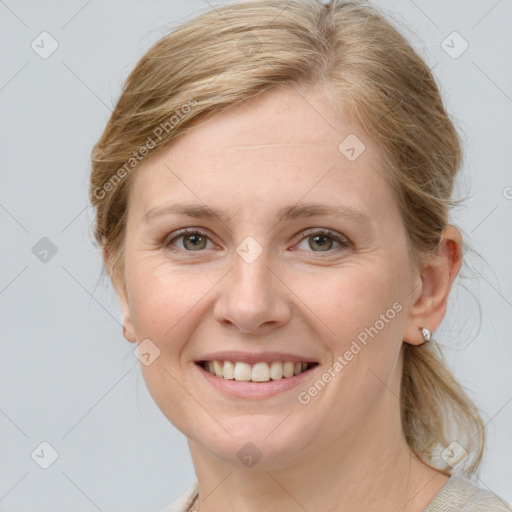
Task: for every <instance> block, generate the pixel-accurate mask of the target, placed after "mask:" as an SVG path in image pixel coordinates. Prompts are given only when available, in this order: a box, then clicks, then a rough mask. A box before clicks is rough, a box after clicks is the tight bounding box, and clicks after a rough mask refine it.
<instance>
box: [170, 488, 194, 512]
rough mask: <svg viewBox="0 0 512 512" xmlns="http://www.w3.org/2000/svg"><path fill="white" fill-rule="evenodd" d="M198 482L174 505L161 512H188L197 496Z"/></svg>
mask: <svg viewBox="0 0 512 512" xmlns="http://www.w3.org/2000/svg"><path fill="white" fill-rule="evenodd" d="M197 489H198V486H197V482H194V483H193V484H192V485H191V486H190V487H189V488H188V489H187V490H186V491H185V492H184V493H183V494H182V495H181V496H180V497H179V498H178V499H177V500H176V501H175V502H174V503H173V504H172V505H169V506H168V507H167V508H165V509H164V510H162V511H161V512H187V511H188V509H189V507H190V505H192V503H193V501H194V500H195V499H196V496H197Z"/></svg>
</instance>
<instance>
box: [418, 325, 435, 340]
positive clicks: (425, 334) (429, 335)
mask: <svg viewBox="0 0 512 512" xmlns="http://www.w3.org/2000/svg"><path fill="white" fill-rule="evenodd" d="M420 329H421V335H422V336H423V343H428V342H429V341H430V340H431V339H432V333H431V332H430V331H429V330H428V329H427V328H426V327H420Z"/></svg>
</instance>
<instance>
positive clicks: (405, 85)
mask: <svg viewBox="0 0 512 512" xmlns="http://www.w3.org/2000/svg"><path fill="white" fill-rule="evenodd" d="M319 84H320V85H325V86H326V87H328V88H329V89H330V91H331V92H332V93H333V94H332V98H334V102H333V107H334V108H335V109H336V111H337V112H340V113H341V111H342V109H344V111H346V112H348V113H349V114H350V115H351V116H352V117H353V119H354V120H355V121H357V122H359V123H360V125H361V126H363V127H364V128H365V129H366V130H367V132H368V133H370V134H371V136H372V137H373V138H374V140H375V141H376V142H377V143H378V146H379V148H380V150H381V152H382V155H383V161H384V163H385V167H386V169H387V170H388V174H389V178H390V179H391V181H392V184H393V186H394V190H395V193H396V198H397V202H398V204H399V206H400V210H401V213H402V216H403V220H404V225H405V227H406V232H407V237H408V242H409V248H410V251H411V256H412V257H413V258H414V259H415V260H416V261H417V262H418V263H421V261H422V258H423V257H424V256H425V255H427V254H429V253H430V252H432V251H434V250H435V249H436V248H437V247H438V244H439V242H440V235H441V232H442V230H443V228H444V227H445V226H446V225H447V223H448V214H449V210H450V207H451V206H453V205H454V204H455V203H456V202H455V201H453V200H452V199H451V195H452V189H453V185H454V180H455V176H456V174H457V171H458V169H459V167H460V165H461V159H462V151H461V144H460V140H459V137H458V134H457V131H456V130H455V127H454V125H453V123H452V122H451V120H450V119H449V117H448V115H447V113H446V111H445V109H444V107H443V102H442V98H441V96H440V93H439V90H438V87H437V85H436V82H435V79H434V77H433V75H432V73H431V70H430V69H429V67H428V66H427V65H426V64H425V62H424V61H423V60H422V59H421V58H420V56H419V55H418V54H417V53H416V52H415V51H414V50H413V48H412V47H411V45H410V44H409V43H408V42H407V41H406V39H405V38H404V37H403V36H402V35H401V34H400V33H399V32H398V30H397V29H396V28H394V27H393V26H392V25H391V23H390V22H388V21H387V20H386V19H385V17H384V16H383V15H382V14H381V13H379V11H377V10H376V9H375V8H374V7H372V6H370V5H368V4H366V3H365V2H362V1H361V2H357V1H336V0H331V2H329V3H328V4H327V5H323V4H321V3H319V2H318V1H316V0H295V1H293V2H291V3H286V5H285V3H284V2H283V1H282V0H255V1H245V2H238V3H235V4H232V5H226V6H223V7H216V8H215V9H214V10H210V11H208V12H204V13H202V14H201V15H199V16H196V17H195V18H193V19H190V20H187V21H186V22H184V23H182V24H181V25H180V26H178V27H177V28H175V29H174V30H173V31H171V32H170V33H169V34H167V35H165V36H164V37H162V38H161V39H160V40H159V41H157V42H156V43H155V44H154V45H153V46H152V47H151V48H150V49H149V50H148V51H147V52H146V54H145V55H144V56H143V57H142V58H141V59H140V61H139V62H138V63H137V65H136V67H135V68H134V69H133V71H132V72H131V73H130V75H129V76H128V78H127V79H126V82H125V84H124V87H123V91H122V94H121V96H120V98H119V101H118V103H117V105H116V107H115V109H114V111H113V113H112V116H111V117H110V119H109V121H108V123H107V125H106V128H105V130H104V132H103V134H102V136H101V138H100V140H99V141H98V142H97V144H96V145H95V146H94V149H93V155H92V173H91V180H90V200H91V203H92V205H93V207H94V208H95V211H96V225H95V238H96V240H97V242H98V243H99V244H100V245H101V246H102V247H104V248H106V249H107V253H106V254H108V257H107V258H106V265H105V267H106V268H107V270H108V272H109V275H110V277H111V278H112V279H120V280H121V281H122V275H123V261H122V256H123V243H124V229H125V221H126V213H127V211H126V208H127V196H128V190H129V185H130V181H131V177H132V176H133V171H134V170H135V169H136V168H137V166H138V164H139V162H140V161H141V159H142V158H143V157H146V156H148V155H150V154H153V153H154V152H156V151H158V150H159V149H161V148H162V147H164V146H165V145H166V144H167V143H169V142H170V141H172V140H173V139H175V138H176V137H177V136H178V135H183V134H184V133H186V132H187V131H188V130H190V129H192V128H193V123H192V120H194V119H195V120H197V119H199V116H200V115H204V114H206V113H209V112H221V111H223V110H224V109H226V108H231V107H233V106H235V105H238V104H241V103H242V102H244V101H247V100H249V99H252V98H254V97H256V96H257V95H259V94H261V93H263V92H265V91H268V90H270V89H273V88H275V87H278V86H282V85H284V86H286V85H288V86H301V85H306V86H307V85H311V86H315V85H319ZM400 401H401V420H402V428H403V431H404V434H405V438H406V440H407V443H408V445H409V446H410V448H411V451H412V452H413V453H414V454H416V456H417V457H419V458H420V459H421V460H422V461H423V462H424V463H425V464H427V465H429V466H430V467H433V468H434V469H436V470H438V471H441V472H443V473H444V474H447V475H449V474H452V469H451V468H449V467H447V466H448V465H447V464H444V466H445V467H442V466H443V464H442V459H440V458H439V454H440V451H441V450H442V449H443V448H444V447H447V446H449V445H450V444H451V443H452V441H456V442H457V443H459V445H461V446H462V447H463V448H464V449H465V450H466V451H467V452H468V453H469V454H470V457H468V461H469V460H471V464H469V465H467V467H465V470H464V471H465V472H466V473H467V474H469V475H471V474H473V473H474V472H475V471H476V469H477V467H478V465H479V464H480V462H481V458H482V454H483V448H484V442H485V430H484V425H483V421H482V419H481V417H480V415H479V411H478V409H477V407H476V406H475V405H474V403H473V402H472V400H471V399H470V398H469V396H468V395H467V394H466V393H465V392H464V390H463V388H462V386H461V385H460V384H459V383H458V382H457V381H456V380H455V378H454V376H453V374H452V373H451V371H450V370H449V369H448V367H447V364H446V362H445V360H444V359H443V355H442V352H441V350H440V349H439V347H438V346H436V344H435V342H430V343H428V344H425V345H421V346H412V345H409V344H407V343H404V344H403V376H402V387H401V396H400ZM436 459H437V461H436Z"/></svg>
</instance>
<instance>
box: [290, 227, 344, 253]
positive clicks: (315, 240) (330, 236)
mask: <svg viewBox="0 0 512 512" xmlns="http://www.w3.org/2000/svg"><path fill="white" fill-rule="evenodd" d="M300 235H302V236H303V238H302V241H306V240H308V239H309V240H310V241H309V242H308V248H309V249H313V252H332V251H331V249H332V248H333V242H334V243H337V244H339V246H341V247H344V248H348V247H350V242H349V241H348V239H347V238H345V237H344V236H342V235H338V234H337V233H335V232H333V231H330V230H325V229H322V230H319V231H311V230H305V231H301V232H300ZM338 248H339V247H338ZM315 249H319V250H315ZM335 249H336V248H335Z"/></svg>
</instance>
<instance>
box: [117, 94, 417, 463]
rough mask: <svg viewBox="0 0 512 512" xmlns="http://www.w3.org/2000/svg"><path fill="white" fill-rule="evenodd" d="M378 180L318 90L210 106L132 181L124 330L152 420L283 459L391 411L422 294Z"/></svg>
mask: <svg viewBox="0 0 512 512" xmlns="http://www.w3.org/2000/svg"><path fill="white" fill-rule="evenodd" d="M363 144H364V146H363ZM385 176H386V171H385V170H384V169H383V168H382V164H381V162H380V159H379V154H378V151H377V148H376V146H375V145H374V143H373V142H372V140H370V139H369V138H368V136H367V134H365V132H363V131H362V130H361V128H360V127H359V126H357V125H355V124H352V123H351V122H350V121H349V120H347V119H336V118H335V115H334V111H333V110H332V109H331V107H330V106H329V103H328V101H327V99H326V97H325V95H324V93H323V92H322V91H321V90H319V89H318V90H316V89H315V90H309V91H308V92H307V93H306V92H304V91H302V92H301V94H299V93H298V92H296V91H295V90H293V89H290V88H283V89H280V90H274V91H271V92H267V93H266V94H264V95H263V96H261V97H259V98H258V99H257V100H256V101H253V102H252V103H250V104H246V105H244V106H242V107H236V108H233V109H231V110H230V111H227V112H224V113H222V114H218V115H217V116H216V117H213V118H211V119H210V120H209V121H208V122H207V123H206V124H204V125H199V126H196V127H195V129H194V130H193V131H191V132H190V133H187V134H185V135H184V136H182V137H180V138H179V139H177V140H176V141H175V142H174V143H173V145H172V147H167V148H165V149H164V150H162V151H160V152H159V153H157V154H155V155H153V156H152V157H150V158H148V159H147V160H146V161H145V162H143V164H142V166H141V167H140V168H139V169H138V170H137V171H136V175H135V176H134V180H133V182H132V184H131V189H130V196H129V201H128V218H127V226H126V239H125V260H124V264H125V275H124V278H125V284H126V291H125V292H123V291H120V289H118V293H119V294H120V295H119V296H120V300H121V304H122V306H123V310H124V313H125V326H126V334H125V335H126V336H127V339H129V340H130V341H135V340H136V341H137V343H143V345H141V347H140V352H141V353H142V354H143V355H142V357H141V360H142V364H141V368H142V371H143V375H144V379H145V381H146V384H147V386H148V388H149V391H150V393H151V395H152V396H153V398H154V399H155V401H156V403H157V404H158V406H159V407H160V409H161V410H162V412H163V413H164V414H165V415H166V416H167V418H168V419H169V420H170V421H171V422H172V423H173V424H174V425H176V426H177V428H179V429H180V430H181V431H182V432H183V433H184V434H185V435H186V436H187V437H188V438H189V439H191V440H193V441H195V442H196V443H197V445H198V446H201V449H203V450H206V451H209V452H210V455H212V454H213V455H215V456H218V457H220V458H221V459H224V460H226V461H231V462H236V463H238V464H246V465H250V464H253V462H249V460H251V461H252V460H254V461H256V460H257V459H258V458H260V457H261V459H260V461H258V463H259V464H260V465H266V466H267V467H277V466H279V464H281V463H285V462H286V461H287V460H288V461H290V460H294V459H296V460H298V459H297V458H300V457H305V456H310V455H311V454H312V453H314V451H312V450H317V449H321V448H322V447H326V446H332V445H333V443H334V442H335V440H337V439H340V438H342V436H343V434H344V433H346V434H347V438H348V436H349V433H350V432H355V433H358V432H359V433H361V432H363V431H364V432H369V433H370V434H371V429H375V430H376V431H377V429H380V428H382V427H383V425H384V424H385V423H386V422H388V423H389V422H390V421H391V422H393V421H395V419H397V418H395V419H390V413H389V411H390V410H392V411H396V415H398V410H399V409H398V400H397V396H398V393H399V383H400V380H399V379H400V375H401V357H400V348H401V345H402V341H403V335H404V330H405V329H406V327H407V325H408V323H410V322H411V321H412V320H411V318H410V315H409V312H410V309H411V307H412V305H413V304H414V301H415V300H416V298H417V297H418V293H419V292H420V291H421V290H420V287H418V286H417V284H418V273H417V271H416V269H415V268H414V266H413V264H412V262H411V260H410V259H409V255H408V250H407V243H406V233H405V229H404V227H403V223H402V220H401V216H400V212H399V209H398V205H397V203H396V201H395V198H394V193H393V189H392V188H391V187H390V186H389V184H388V183H387V181H386V179H385ZM313 204H314V205H317V206H316V207H313V206H311V205H313ZM178 205H179V206H178ZM185 205H186V207H185ZM303 207H304V209H303ZM187 209H188V210H189V215H187V214H185V213H184V211H185V210H187ZM321 209H325V210H327V209H329V210H332V211H331V212H327V213H324V212H322V211H321ZM202 211H205V214H204V215H203V214H200V213H201V212H202ZM211 211H214V212H216V215H215V216H214V215H212V214H211ZM180 212H181V213H180ZM217 213H218V216H219V217H220V218H217ZM184 228H187V229H188V230H189V231H190V232H189V233H182V231H181V230H183V229H184ZM125 294H126V295H125ZM213 360H217V361H219V363H213ZM205 361H206V362H211V367H212V371H214V372H215V371H217V374H218V375H217V374H216V375H213V374H211V373H209V371H208V369H205V368H204V366H209V365H208V363H207V364H206V365H205V364H204V362H205ZM225 361H228V362H227V363H225ZM257 363H260V364H257ZM261 363H263V364H261ZM284 363H289V364H284ZM290 363H293V365H290ZM296 363H307V364H308V366H307V367H306V365H302V364H298V365H297V364H296ZM303 366H304V368H307V369H306V371H304V372H302V367H303ZM299 368H300V370H301V372H302V373H299V374H298V375H296V376H293V377H292V376H289V375H290V373H288V372H292V373H295V371H296V370H299ZM221 371H222V373H220V372H221ZM224 372H225V373H224ZM282 372H285V376H283V377H282V378H279V377H280V375H281V374H282ZM286 375H288V376H286ZM233 376H234V377H235V379H233ZM269 378H270V380H268V379H269ZM238 379H242V380H238ZM246 379H251V380H246ZM252 379H254V381H253V380H252ZM258 380H261V382H258ZM384 405H386V407H385V406H384ZM391 416H393V415H392V414H391ZM369 429H370V431H369ZM247 443H252V444H247Z"/></svg>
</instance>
